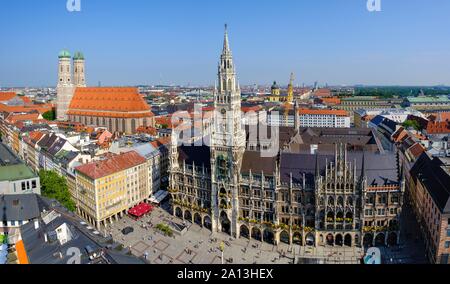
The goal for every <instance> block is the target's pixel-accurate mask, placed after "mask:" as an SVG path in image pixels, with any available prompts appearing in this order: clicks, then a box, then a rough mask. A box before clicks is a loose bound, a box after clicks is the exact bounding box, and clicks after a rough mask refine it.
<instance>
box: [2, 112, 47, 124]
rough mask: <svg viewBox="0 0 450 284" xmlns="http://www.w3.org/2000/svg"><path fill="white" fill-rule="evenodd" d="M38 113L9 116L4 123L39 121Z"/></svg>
mask: <svg viewBox="0 0 450 284" xmlns="http://www.w3.org/2000/svg"><path fill="white" fill-rule="evenodd" d="M40 115H41V114H39V113H28V114H10V115H9V116H8V117H7V118H6V121H7V122H9V123H16V122H18V121H36V120H38V119H39V116H40Z"/></svg>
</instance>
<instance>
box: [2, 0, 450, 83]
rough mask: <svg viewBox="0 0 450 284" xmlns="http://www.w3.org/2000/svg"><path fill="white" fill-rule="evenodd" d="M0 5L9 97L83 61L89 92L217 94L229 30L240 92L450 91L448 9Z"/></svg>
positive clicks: (22, 1)
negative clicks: (270, 87)
mask: <svg viewBox="0 0 450 284" xmlns="http://www.w3.org/2000/svg"><path fill="white" fill-rule="evenodd" d="M381 1H382V2H381V3H382V11H381V12H375V13H370V12H368V11H367V9H366V2H367V0H308V1H306V0H226V1H225V0H224V1H219V0H128V1H125V0H81V8H82V11H81V12H74V13H70V12H68V11H67V10H66V0H0V37H1V44H0V86H2V87H8V86H48V85H54V84H55V82H56V76H57V74H56V73H57V72H56V71H57V60H58V58H57V55H58V52H59V51H60V50H61V49H63V48H67V49H69V50H70V51H71V52H72V53H73V52H75V51H77V50H81V51H83V52H84V54H85V56H86V59H87V63H86V64H87V66H86V71H87V81H88V84H90V85H97V84H98V82H99V81H101V82H102V85H115V86H119V85H136V84H158V83H164V84H172V83H173V84H191V85H196V84H213V83H214V80H215V79H216V72H217V69H216V68H217V62H218V57H219V54H220V51H221V48H222V40H223V25H224V23H225V22H226V23H228V24H229V32H230V41H231V48H232V50H233V54H234V57H235V61H236V62H235V64H236V66H237V72H238V76H239V79H240V81H241V84H253V83H258V84H270V83H271V82H272V81H274V80H277V81H279V82H280V84H287V83H288V80H289V74H290V72H292V71H293V72H295V73H296V77H297V84H302V83H306V84H312V83H313V82H314V81H319V82H320V83H328V84H376V85H395V84H398V85H437V84H446V85H450V17H448V15H449V14H450V1H448V0H434V1H427V0H381Z"/></svg>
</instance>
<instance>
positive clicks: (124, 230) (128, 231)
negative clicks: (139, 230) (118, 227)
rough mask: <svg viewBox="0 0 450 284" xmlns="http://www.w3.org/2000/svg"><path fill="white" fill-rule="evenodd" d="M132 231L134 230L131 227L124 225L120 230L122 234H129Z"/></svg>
mask: <svg viewBox="0 0 450 284" xmlns="http://www.w3.org/2000/svg"><path fill="white" fill-rule="evenodd" d="M133 232H134V229H133V228H132V227H126V228H124V229H123V230H122V234H124V235H129V234H131V233H133Z"/></svg>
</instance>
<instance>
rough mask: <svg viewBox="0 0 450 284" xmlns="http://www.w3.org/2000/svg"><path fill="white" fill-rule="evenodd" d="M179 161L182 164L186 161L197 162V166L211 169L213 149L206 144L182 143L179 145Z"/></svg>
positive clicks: (187, 162) (189, 163) (188, 162)
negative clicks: (187, 144)
mask: <svg viewBox="0 0 450 284" xmlns="http://www.w3.org/2000/svg"><path fill="white" fill-rule="evenodd" d="M178 161H179V163H180V165H182V164H183V161H184V162H185V163H186V164H188V165H192V164H193V163H195V166H196V167H202V166H205V167H206V168H207V169H209V168H210V167H211V149H210V148H209V147H208V146H205V145H202V146H194V145H189V146H186V145H182V146H180V147H178Z"/></svg>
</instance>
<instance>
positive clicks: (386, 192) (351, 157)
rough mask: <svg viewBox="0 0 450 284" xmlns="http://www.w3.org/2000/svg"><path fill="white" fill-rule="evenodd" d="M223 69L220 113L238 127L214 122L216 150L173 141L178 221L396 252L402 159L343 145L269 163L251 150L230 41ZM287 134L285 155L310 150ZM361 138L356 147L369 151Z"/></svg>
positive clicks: (265, 237) (275, 239)
mask: <svg viewBox="0 0 450 284" xmlns="http://www.w3.org/2000/svg"><path fill="white" fill-rule="evenodd" d="M220 62H221V63H220V66H219V74H218V76H219V82H222V83H221V84H220V85H219V90H218V91H217V93H216V95H215V106H216V109H219V110H222V111H220V112H219V113H222V114H223V115H225V116H228V118H229V119H227V120H225V122H227V123H223V120H222V119H223V117H215V118H214V120H215V121H214V122H213V125H214V127H213V131H212V135H211V137H212V138H211V140H212V144H211V146H206V145H204V144H203V145H202V146H200V145H196V146H194V145H181V146H180V143H179V141H178V140H179V137H178V134H177V133H175V132H174V133H173V135H172V145H171V150H170V151H171V154H170V169H169V174H170V184H169V191H170V193H171V197H172V209H173V214H174V215H175V216H177V217H180V218H183V219H184V220H186V221H189V222H193V223H197V224H199V225H201V226H204V227H206V228H208V229H210V230H212V231H213V232H225V233H227V234H229V235H230V236H232V237H235V238H239V237H244V238H253V239H257V240H260V241H266V242H269V243H272V244H278V243H280V242H285V243H288V244H292V243H297V244H300V245H308V246H318V245H337V246H344V245H346V246H362V245H366V246H374V245H383V244H386V243H389V244H391V245H394V244H397V243H398V240H399V234H400V229H399V216H400V213H401V208H402V203H403V193H404V183H403V181H402V180H401V175H399V171H398V163H397V157H396V155H395V154H381V153H379V152H374V151H372V152H368V153H366V152H365V151H362V150H355V147H354V146H353V145H352V144H351V143H350V144H344V143H340V144H339V145H338V144H336V143H338V142H337V141H336V139H334V140H335V142H334V143H335V144H333V145H332V151H326V150H323V151H322V150H320V151H314V152H313V153H302V152H295V151H289V149H288V148H285V147H284V146H283V149H278V148H277V151H276V153H275V154H274V155H272V156H270V155H263V152H262V150H263V149H265V148H266V146H267V145H266V146H262V145H261V144H259V143H260V142H259V141H256V142H255V141H253V140H252V141H253V142H251V143H250V141H249V142H248V143H250V144H252V145H251V149H253V150H248V148H249V147H247V150H246V144H247V141H246V140H247V139H246V137H247V138H248V137H249V134H248V133H247V134H246V133H245V130H244V129H243V128H242V127H241V126H240V124H241V122H240V114H239V111H238V110H240V102H241V100H240V92H239V85H238V84H237V79H236V73H235V70H234V65H233V60H232V56H231V51H230V49H229V44H228V34H227V32H226V33H225V42H224V49H223V52H222V55H221V60H220ZM230 113H231V114H232V116H231V117H230V116H229V114H230ZM218 120H219V121H220V122H219V123H218ZM305 131H306V132H307V133H311V132H312V131H311V130H305ZM280 132H282V133H281V134H282V135H280V137H279V139H280V141H279V142H280V143H279V144H280V145H285V142H286V143H287V144H289V143H290V142H289V141H291V142H295V141H299V140H301V138H300V137H298V133H299V128H297V127H293V128H291V130H289V131H285V130H284V129H283V130H280ZM350 132H351V131H350ZM358 133H359V132H357V131H355V133H353V132H352V133H350V134H349V136H351V138H350V139H353V140H355V141H359V142H361V139H359V138H358V137H355V135H357V134H358ZM286 135H288V136H289V137H286ZM250 137H251V135H250ZM327 137H328V136H327ZM273 139H274V138H272V140H273ZM325 139H328V138H325ZM367 140H368V141H371V140H372V139H371V138H368V139H367ZM224 141H228V142H224ZM254 142H255V143H256V145H255V143H254ZM272 142H273V141H272ZM272 142H269V144H270V143H272ZM261 143H262V142H261ZM374 143H375V142H374ZM308 146H309V145H308ZM280 147H281V146H280ZM318 149H319V148H318ZM266 154H267V153H266Z"/></svg>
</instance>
